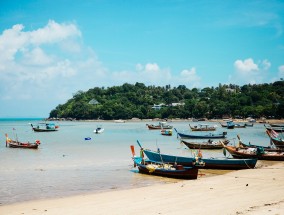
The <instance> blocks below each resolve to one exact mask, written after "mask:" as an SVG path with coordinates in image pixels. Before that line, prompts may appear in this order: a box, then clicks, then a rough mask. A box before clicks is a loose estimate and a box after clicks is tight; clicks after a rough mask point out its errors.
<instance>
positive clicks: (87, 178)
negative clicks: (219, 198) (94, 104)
mask: <svg viewBox="0 0 284 215" xmlns="http://www.w3.org/2000/svg"><path fill="white" fill-rule="evenodd" d="M29 123H31V121H29V120H26V121H25V120H21V121H7V120H6V121H0V140H1V144H0V161H1V165H0V175H1V177H0V184H1V187H0V201H1V202H0V204H9V203H14V202H19V201H26V200H34V199H43V198H53V197H61V196H67V195H76V194H82V193H95V192H103V191H106V190H113V189H128V188H134V187H141V186H149V185H152V184H163V183H174V182H177V181H178V180H177V179H169V178H162V177H158V176H155V177H153V176H148V175H143V174H139V173H138V171H137V169H135V168H134V167H133V163H132V160H131V150H130V145H134V146H135V149H136V154H139V147H138V145H137V144H136V141H137V140H139V141H140V143H141V144H142V145H143V147H144V148H149V149H153V150H155V149H157V148H160V150H161V152H162V153H167V154H175V155H179V156H192V155H193V151H192V150H189V149H188V148H187V147H186V146H185V145H183V144H181V143H180V141H179V139H177V137H176V133H175V132H174V133H173V136H170V137H169V136H162V135H161V134H160V131H159V130H156V131H155V130H153V131H152V130H148V129H147V127H146V124H147V123H151V122H126V123H114V122H99V123H97V122H59V125H60V128H59V131H57V132H51V133H49V132H48V133H44V132H43V133H41V132H39V133H35V132H33V131H32V129H31V126H30V124H29ZM33 123H35V122H33ZM171 124H172V125H173V126H174V127H175V128H176V129H177V130H179V131H182V132H189V125H188V122H173V123H171ZM191 124H194V123H192V122H191ZM208 124H212V125H215V124H217V123H208ZM98 125H99V126H102V127H103V128H104V129H105V131H104V132H103V133H102V134H95V133H93V130H94V129H95V128H96V127H97V126H98ZM217 125H218V124H217ZM13 128H14V129H13ZM223 131H227V132H228V139H230V140H231V143H234V141H236V137H237V134H239V135H240V136H241V138H242V140H243V141H244V142H249V141H250V142H251V143H252V144H258V145H268V144H269V139H268V137H267V136H266V134H265V130H264V127H263V125H260V124H257V125H255V126H254V127H248V128H245V129H243V128H239V129H233V130H226V129H225V128H221V127H220V126H219V127H218V129H217V132H218V133H219V132H223ZM5 133H8V134H9V136H10V137H11V138H12V139H16V138H18V139H19V140H20V141H28V140H29V141H34V140H36V139H39V140H40V141H41V145H40V146H39V149H38V150H28V149H12V148H6V147H5ZM85 137H90V138H91V140H85ZM195 151H196V150H195ZM203 156H204V157H223V156H224V155H223V152H222V150H213V151H206V150H203ZM227 156H228V153H227ZM226 172H228V171H218V170H200V172H199V179H202V177H207V176H212V175H218V174H225V173H226Z"/></svg>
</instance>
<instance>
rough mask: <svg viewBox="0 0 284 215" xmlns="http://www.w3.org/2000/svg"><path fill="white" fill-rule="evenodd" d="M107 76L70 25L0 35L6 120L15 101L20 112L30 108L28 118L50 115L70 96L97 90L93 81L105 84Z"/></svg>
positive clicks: (52, 23)
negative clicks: (40, 112) (31, 114)
mask: <svg viewBox="0 0 284 215" xmlns="http://www.w3.org/2000/svg"><path fill="white" fill-rule="evenodd" d="M106 72H107V71H106V69H105V68H104V67H103V65H102V64H101V62H100V61H99V60H98V58H97V57H96V55H95V53H94V52H93V51H92V50H91V49H89V48H87V47H84V46H82V43H81V32H80V30H79V29H78V27H77V26H76V25H75V24H73V23H69V24H66V23H57V22H55V21H53V20H50V21H49V22H48V23H47V25H46V26H44V27H43V28H39V29H36V30H33V31H24V26H23V25H21V24H17V25H14V26H13V27H12V28H10V29H6V30H4V31H3V32H2V34H0V76H1V78H0V92H1V94H0V102H1V100H2V102H1V104H4V105H2V106H1V107H0V113H1V114H2V115H4V116H5V115H9V113H10V112H9V110H11V109H12V108H9V107H8V106H9V104H10V105H12V104H15V101H18V102H19V104H21V107H22V108H23V107H24V106H23V105H22V104H24V103H25V102H26V103H27V104H29V105H31V106H32V109H31V108H28V110H27V112H28V111H31V110H33V111H34V110H40V109H48V110H49V111H50V110H51V109H52V108H55V106H56V105H57V104H59V103H63V102H65V101H66V100H67V99H69V98H70V97H71V96H72V94H73V93H74V92H77V91H78V90H87V89H89V88H91V87H93V86H94V85H96V81H97V77H103V78H106V77H107V76H106V75H105V73H106ZM98 82H99V81H98ZM7 83H9V84H7ZM4 100H5V101H4ZM36 100H39V101H41V102H37V103H34V101H36ZM41 104H48V105H50V106H49V107H48V108H47V107H41ZM48 113H49V112H48ZM48 113H46V114H47V116H48Z"/></svg>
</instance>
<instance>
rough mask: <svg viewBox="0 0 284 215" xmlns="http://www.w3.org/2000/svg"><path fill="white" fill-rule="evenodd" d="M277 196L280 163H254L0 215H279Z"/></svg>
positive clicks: (27, 205) (281, 201)
mask: <svg viewBox="0 0 284 215" xmlns="http://www.w3.org/2000/svg"><path fill="white" fill-rule="evenodd" d="M201 173H202V171H201ZM203 173H204V172H203ZM153 177H154V176H153ZM283 191H284V162H268V161H265V162H261V161H259V164H258V168H256V169H248V170H239V171H228V172H225V174H221V175H220V174H219V173H218V174H216V176H214V174H212V176H210V177H202V176H200V177H199V178H198V179H197V180H187V181H184V180H183V181H179V182H177V183H173V184H164V185H154V186H149V187H142V188H135V189H129V190H114V191H111V192H105V193H97V194H88V195H79V196H72V197H64V198H58V199H49V200H39V201H30V202H22V203H17V204H11V205H4V206H1V207H0V214H17V215H19V214H29V215H37V214H47V215H48V214H50V215H51V214H52V215H53V214H69V215H72V214H73V215H77V214H78V215H79V214H85V215H86V214H136V215H139V214H258V215H259V214H283V211H284V195H283Z"/></svg>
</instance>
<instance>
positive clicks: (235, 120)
mask: <svg viewBox="0 0 284 215" xmlns="http://www.w3.org/2000/svg"><path fill="white" fill-rule="evenodd" d="M46 120H49V121H78V122H116V123H125V122H149V121H153V122H159V121H167V122H199V123H202V122H225V121H226V120H224V119H209V120H207V119H205V120H200V121H193V119H180V118H175V119H159V118H155V119H138V118H133V119H125V120H103V119H88V120H80V119H78V120H77V119H54V118H51V119H46ZM230 120H232V121H234V122H240V123H248V120H246V119H230ZM254 123H262V124H270V123H272V124H277V123H278V124H283V123H284V119H258V120H256V121H255V122H254Z"/></svg>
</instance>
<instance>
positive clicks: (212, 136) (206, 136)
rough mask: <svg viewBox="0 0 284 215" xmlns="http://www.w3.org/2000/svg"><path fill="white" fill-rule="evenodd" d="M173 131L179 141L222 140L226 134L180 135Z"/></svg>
mask: <svg viewBox="0 0 284 215" xmlns="http://www.w3.org/2000/svg"><path fill="white" fill-rule="evenodd" d="M175 131H176V132H177V135H178V136H179V137H180V138H181V139H224V138H226V135H227V132H223V133H220V134H213V133H206V134H202V135H201V134H200V135H198V134H185V133H181V132H178V131H177V130H176V129H175Z"/></svg>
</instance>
